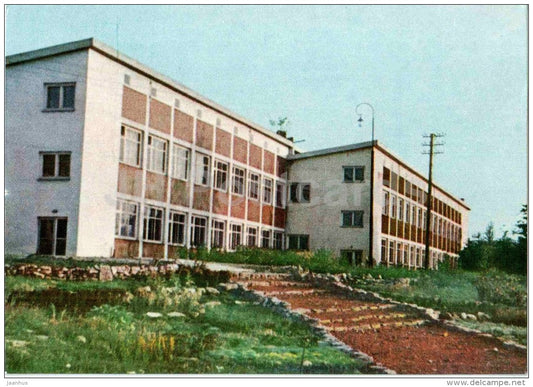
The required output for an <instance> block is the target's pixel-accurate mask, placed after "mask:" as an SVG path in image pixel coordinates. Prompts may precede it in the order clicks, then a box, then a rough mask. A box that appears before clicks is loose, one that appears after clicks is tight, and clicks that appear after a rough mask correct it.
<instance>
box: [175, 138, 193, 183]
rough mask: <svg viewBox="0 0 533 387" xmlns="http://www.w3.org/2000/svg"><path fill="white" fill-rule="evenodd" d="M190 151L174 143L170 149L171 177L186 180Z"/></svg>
mask: <svg viewBox="0 0 533 387" xmlns="http://www.w3.org/2000/svg"><path fill="white" fill-rule="evenodd" d="M189 157H190V151H189V150H188V149H187V148H183V147H181V146H179V145H176V144H174V145H173V149H172V177H174V178H176V179H180V180H187V178H188V177H189Z"/></svg>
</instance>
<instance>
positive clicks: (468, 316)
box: [466, 313, 477, 321]
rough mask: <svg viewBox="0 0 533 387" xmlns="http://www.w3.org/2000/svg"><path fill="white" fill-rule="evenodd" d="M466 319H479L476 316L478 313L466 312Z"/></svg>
mask: <svg viewBox="0 0 533 387" xmlns="http://www.w3.org/2000/svg"><path fill="white" fill-rule="evenodd" d="M466 319H467V320H470V321H477V317H476V315H474V314H470V313H467V314H466Z"/></svg>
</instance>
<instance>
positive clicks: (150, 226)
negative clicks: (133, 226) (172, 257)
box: [143, 206, 163, 242]
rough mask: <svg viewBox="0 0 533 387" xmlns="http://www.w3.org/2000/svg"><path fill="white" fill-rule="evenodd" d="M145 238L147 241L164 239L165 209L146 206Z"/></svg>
mask: <svg viewBox="0 0 533 387" xmlns="http://www.w3.org/2000/svg"><path fill="white" fill-rule="evenodd" d="M143 236H144V240H145V241H147V242H162V241H163V209H162V208H157V207H152V206H146V207H144V228H143Z"/></svg>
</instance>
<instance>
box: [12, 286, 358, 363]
mask: <svg viewBox="0 0 533 387" xmlns="http://www.w3.org/2000/svg"><path fill="white" fill-rule="evenodd" d="M204 285H209V284H204ZM202 289H203V288H199V287H198V286H197V285H196V284H194V283H192V281H191V278H190V277H183V276H182V277H173V278H171V279H169V280H147V281H139V280H122V281H121V280H114V281H112V282H103V283H102V282H68V281H52V280H38V279H28V278H21V277H6V281H5V293H6V300H8V302H7V304H6V306H5V338H6V352H5V355H6V357H5V367H6V371H7V372H8V373H10V374H13V373H16V374H19V373H20V374H28V373H44V374H48V373H53V374H65V373H75V374H85V373H105V374H128V373H137V374H142V373H147V374H178V373H191V374H197V373H207V374H229V373H231V374H240V373H248V374H294V373H296V374H298V373H301V372H303V373H316V374H344V373H349V374H355V373H358V372H359V370H360V368H361V366H362V365H361V363H359V362H358V361H356V360H354V359H352V358H350V357H349V356H348V355H346V354H344V353H341V352H339V351H338V350H336V349H334V348H333V347H331V346H329V345H327V344H325V343H323V342H320V341H319V338H318V337H316V336H315V335H314V334H312V332H311V331H310V329H309V327H308V326H307V325H305V324H303V323H300V322H294V321H290V320H288V319H286V318H283V317H281V316H279V315H277V314H275V313H273V312H271V311H270V310H268V309H266V308H264V307H262V306H260V305H256V304H254V303H250V302H248V301H245V300H242V299H239V298H237V297H236V296H233V295H230V294H229V293H221V294H219V295H216V294H209V295H208V294H207V293H203V291H202ZM30 295H31V296H30ZM79 299H83V300H84V302H83V304H80V303H76V300H79ZM54 302H55V303H54ZM91 303H93V305H90V304H91ZM56 304H57V305H56ZM304 349H305V352H304ZM302 355H304V356H303V357H302Z"/></svg>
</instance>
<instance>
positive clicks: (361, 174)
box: [355, 168, 365, 181]
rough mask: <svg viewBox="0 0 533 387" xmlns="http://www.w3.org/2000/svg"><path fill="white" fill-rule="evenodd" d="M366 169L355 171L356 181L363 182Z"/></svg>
mask: <svg viewBox="0 0 533 387" xmlns="http://www.w3.org/2000/svg"><path fill="white" fill-rule="evenodd" d="M364 171H365V170H364V169H363V168H356V169H355V180H359V181H362V180H363V179H364Z"/></svg>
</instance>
